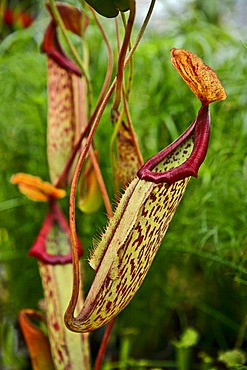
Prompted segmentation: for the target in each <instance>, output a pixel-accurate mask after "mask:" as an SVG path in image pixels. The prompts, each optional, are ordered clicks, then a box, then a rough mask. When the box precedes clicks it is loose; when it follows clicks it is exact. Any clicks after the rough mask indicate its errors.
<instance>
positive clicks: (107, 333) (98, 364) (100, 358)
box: [94, 319, 115, 370]
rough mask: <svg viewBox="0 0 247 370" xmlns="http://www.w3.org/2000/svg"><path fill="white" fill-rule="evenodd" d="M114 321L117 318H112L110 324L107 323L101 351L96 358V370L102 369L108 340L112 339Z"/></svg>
mask: <svg viewBox="0 0 247 370" xmlns="http://www.w3.org/2000/svg"><path fill="white" fill-rule="evenodd" d="M114 323H115V319H112V320H111V321H110V322H109V324H108V325H107V328H106V331H105V334H104V337H103V339H102V342H101V345H100V349H99V352H98V354H97V358H96V361H95V364H94V370H100V369H101V365H102V361H103V359H104V354H105V351H106V347H107V344H108V341H109V339H110V334H111V331H112V328H113V325H114Z"/></svg>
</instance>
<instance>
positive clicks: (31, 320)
mask: <svg viewBox="0 0 247 370" xmlns="http://www.w3.org/2000/svg"><path fill="white" fill-rule="evenodd" d="M19 322H20V326H21V329H22V332H23V335H24V338H25V341H26V343H27V346H28V350H29V354H30V358H31V361H32V369H33V370H44V369H45V370H54V369H55V367H54V364H53V360H52V356H51V348H50V343H49V339H48V337H47V335H45V333H44V331H43V330H42V329H41V327H42V326H45V325H46V322H45V317H44V316H43V315H41V314H40V313H39V312H37V311H35V310H31V309H23V310H21V312H20V315H19ZM37 323H39V324H40V325H39V326H38V325H37Z"/></svg>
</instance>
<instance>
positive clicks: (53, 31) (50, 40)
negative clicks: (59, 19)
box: [41, 21, 82, 77]
mask: <svg viewBox="0 0 247 370" xmlns="http://www.w3.org/2000/svg"><path fill="white" fill-rule="evenodd" d="M41 50H42V51H43V52H44V53H46V54H47V55H48V57H49V58H51V59H53V60H54V61H55V62H56V63H57V64H58V65H59V66H60V67H61V68H64V69H65V70H67V71H68V72H71V73H74V74H75V75H77V76H79V77H81V75H82V73H81V70H80V69H79V67H78V66H77V65H76V64H75V63H74V62H72V60H70V59H69V57H68V56H67V55H66V54H65V52H64V51H63V49H62V47H61V45H60V43H59V40H58V37H57V26H56V24H55V22H54V21H51V22H50V23H49V25H48V27H47V29H46V31H45V36H44V39H43V42H42V45H41Z"/></svg>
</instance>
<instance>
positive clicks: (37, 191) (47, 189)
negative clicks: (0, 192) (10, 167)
mask: <svg viewBox="0 0 247 370" xmlns="http://www.w3.org/2000/svg"><path fill="white" fill-rule="evenodd" d="M10 181H11V183H12V184H16V185H18V187H19V190H20V192H21V193H22V194H24V195H26V197H28V198H29V199H31V200H34V201H37V202H48V201H51V200H54V199H60V198H63V197H65V195H66V192H65V191H64V190H63V189H58V188H56V187H55V186H53V185H52V184H50V183H49V182H46V181H43V180H42V179H41V178H40V177H37V176H32V175H29V174H27V173H17V174H15V175H13V176H12V177H11V179H10Z"/></svg>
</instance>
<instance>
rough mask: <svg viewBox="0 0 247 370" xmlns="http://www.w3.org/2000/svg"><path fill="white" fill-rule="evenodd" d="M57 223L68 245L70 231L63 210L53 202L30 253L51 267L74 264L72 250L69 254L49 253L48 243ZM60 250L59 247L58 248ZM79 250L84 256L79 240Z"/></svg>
mask: <svg viewBox="0 0 247 370" xmlns="http://www.w3.org/2000/svg"><path fill="white" fill-rule="evenodd" d="M55 223H57V224H58V225H59V227H60V229H61V230H62V231H63V232H64V234H65V236H66V237H67V238H68V243H69V241H70V229H69V225H68V223H67V220H66V219H65V217H64V215H63V213H62V211H61V209H60V208H59V206H58V204H56V203H54V202H52V203H51V204H50V208H49V211H48V213H47V215H46V218H45V220H44V223H43V225H42V227H41V230H40V232H39V235H38V237H37V239H36V240H35V242H34V244H33V246H32V248H31V249H30V251H29V252H28V255H29V256H33V257H36V258H38V259H39V260H40V261H41V262H43V263H47V264H50V265H57V264H61V265H63V264H66V263H71V262H72V255H71V250H70V251H69V253H67V254H59V253H57V254H50V253H48V252H47V243H48V236H49V232H50V231H51V230H52V227H53V226H54V224H55ZM58 249H59V246H58ZM77 250H78V254H79V256H81V255H82V248H81V243H80V241H79V239H78V240H77Z"/></svg>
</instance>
